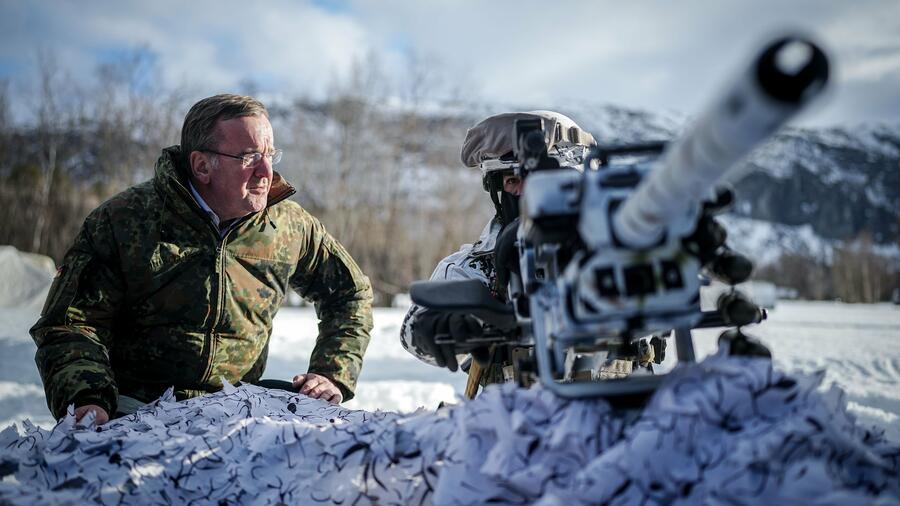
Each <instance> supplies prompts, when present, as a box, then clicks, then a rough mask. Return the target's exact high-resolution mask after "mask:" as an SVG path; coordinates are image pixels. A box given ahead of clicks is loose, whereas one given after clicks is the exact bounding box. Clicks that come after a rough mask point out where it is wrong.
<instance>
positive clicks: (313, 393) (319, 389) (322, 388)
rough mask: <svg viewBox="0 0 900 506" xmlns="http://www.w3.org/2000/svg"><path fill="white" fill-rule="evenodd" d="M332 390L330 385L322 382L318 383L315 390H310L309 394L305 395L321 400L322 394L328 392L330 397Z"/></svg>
mask: <svg viewBox="0 0 900 506" xmlns="http://www.w3.org/2000/svg"><path fill="white" fill-rule="evenodd" d="M333 388H334V387H332V386H331V384H329V383H328V382H325V381H323V382H321V383H319V384H318V385H317V386H316V387H315V388H313V389H312V390H310V391H309V394H307V395H309V396H310V397H315V398H316V399H321V398H322V396H323V394H324V393H326V392H328V395H329V396H331V393H332V389H333Z"/></svg>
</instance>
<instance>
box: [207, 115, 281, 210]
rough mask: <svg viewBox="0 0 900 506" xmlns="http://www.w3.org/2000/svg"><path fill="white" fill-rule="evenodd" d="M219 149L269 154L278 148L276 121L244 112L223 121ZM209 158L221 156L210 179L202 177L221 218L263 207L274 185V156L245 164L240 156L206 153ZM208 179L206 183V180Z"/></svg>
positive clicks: (221, 150)
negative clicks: (246, 165) (275, 140)
mask: <svg viewBox="0 0 900 506" xmlns="http://www.w3.org/2000/svg"><path fill="white" fill-rule="evenodd" d="M216 128H217V132H216V134H217V135H216V138H217V139H218V145H217V146H216V147H215V150H216V151H219V152H220V153H226V154H229V155H236V156H240V155H244V154H248V153H249V154H252V153H263V154H269V153H272V152H273V151H274V150H275V146H274V134H273V132H272V125H271V124H270V123H269V120H268V119H267V118H266V117H265V116H243V117H240V118H232V119H229V120H225V121H219V123H218V125H217V127H216ZM205 155H206V156H208V157H209V158H208V159H209V160H211V158H212V157H215V156H218V166H217V167H211V168H210V169H209V171H208V174H209V176H208V182H205V181H202V180H201V181H200V183H201V186H202V188H198V191H202V190H205V191H202V193H201V195H202V196H203V199H204V200H205V201H206V202H207V204H209V206H210V207H211V208H212V210H213V211H215V212H216V214H217V215H218V216H219V219H221V220H230V219H233V218H239V217H241V216H245V215H247V214H250V213H254V212H258V211H262V210H263V209H264V208H265V207H266V199H267V197H268V195H269V189H270V188H271V186H272V160H271V159H270V158H269V157H266V156H263V157H262V159H261V160H260V161H259V163H256V164H255V165H251V166H248V167H244V166H243V162H242V161H241V160H239V159H235V158H230V157H227V156H219V155H215V154H213V153H205ZM204 183H205V184H204Z"/></svg>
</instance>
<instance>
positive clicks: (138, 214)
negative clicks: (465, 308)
mask: <svg viewBox="0 0 900 506" xmlns="http://www.w3.org/2000/svg"><path fill="white" fill-rule="evenodd" d="M180 159H181V157H180V148H179V147H178V146H174V147H171V148H167V149H165V150H163V154H162V156H161V157H160V159H159V161H158V162H157V165H156V175H155V177H154V178H153V179H152V180H151V181H148V182H145V183H143V184H140V185H137V186H135V187H132V188H130V189H128V190H126V191H124V192H122V193H120V194H118V195H116V196H115V197H113V198H111V199H110V200H108V201H107V202H105V203H103V204H102V205H101V206H100V207H98V208H97V209H95V210H94V211H93V212H92V213H91V214H90V215H89V216H88V217H87V219H86V220H85V222H84V226H83V227H82V229H81V232H80V233H79V235H78V237H77V238H76V239H75V243H74V244H73V246H72V247H71V249H70V250H69V251H68V252H67V253H66V256H65V258H64V259H63V262H62V265H61V267H60V268H59V272H58V273H57V277H56V279H55V280H54V282H53V285H52V287H51V289H50V293H49V295H48V297H47V302H46V303H45V304H44V309H43V310H42V312H41V318H40V320H38V322H37V323H36V324H35V325H34V327H33V328H32V329H31V335H32V337H33V338H34V340H35V342H36V343H37V347H38V348H37V354H36V356H35V361H36V362H37V366H38V369H39V370H40V373H41V378H42V380H43V382H44V389H45V391H46V394H47V404H48V406H49V407H50V410H51V412H52V413H53V414H54V416H56V417H60V416H62V415H63V414H64V413H65V410H66V406H67V405H68V404H70V403H72V402H75V403H76V405H84V404H98V405H100V406H103V407H104V408H106V409H107V411H108V412H109V413H110V415H112V414H113V413H115V412H116V407H117V397H118V394H120V393H121V394H125V395H128V396H130V397H134V398H136V399H139V400H142V401H145V402H149V401H152V400H154V399H155V398H157V397H158V396H159V395H161V394H162V393H163V392H164V391H165V390H166V389H167V388H168V387H169V386H172V385H174V387H175V391H176V396H177V397H178V398H180V399H183V398H188V397H193V396H196V395H200V394H203V393H206V392H210V391H215V390H218V389H220V388H221V386H222V383H221V380H220V377H224V378H225V379H227V380H228V381H229V382H237V381H250V382H252V381H255V380H257V379H259V378H260V376H261V375H262V373H263V370H264V369H265V365H266V358H267V355H268V343H269V337H270V335H271V332H272V319H273V317H274V316H275V312H276V311H277V310H278V308H279V307H280V306H281V304H282V302H283V300H284V297H285V292H286V291H287V290H288V288H293V289H294V290H296V291H297V292H298V293H299V294H300V295H302V296H303V297H304V298H307V299H309V300H311V301H313V302H314V303H315V306H316V312H317V314H318V316H319V320H320V321H319V335H318V338H317V340H316V345H315V348H314V349H313V352H312V357H311V359H310V366H309V372H314V373H317V374H322V375H324V376H327V377H329V378H331V379H332V380H333V381H334V382H335V384H336V385H337V386H338V387H339V388H340V390H341V392H342V393H343V395H344V399H345V400H346V399H350V398H352V397H353V391H354V389H355V387H356V379H357V377H358V376H359V372H360V368H361V366H362V357H363V353H364V352H365V350H366V346H367V345H368V342H369V332H370V330H371V328H372V289H371V285H370V284H369V280H368V278H366V276H364V275H363V274H362V272H361V271H360V269H359V267H358V266H357V265H356V263H355V262H354V261H353V259H352V258H350V255H349V254H348V253H347V252H346V250H344V248H343V247H342V246H341V245H340V244H339V243H338V242H337V241H336V240H335V239H334V238H332V237H331V235H329V234H328V232H326V231H325V228H324V227H323V226H322V224H321V223H320V222H319V221H318V220H317V219H316V218H314V217H313V216H311V215H310V214H309V213H307V212H306V211H305V210H304V209H303V208H302V207H300V205H299V204H297V203H295V202H293V201H290V200H287V198H288V197H289V196H290V195H292V194H293V193H294V189H293V187H291V185H289V184H288V183H287V182H285V181H284V179H282V178H281V176H280V175H278V174H277V173H275V176H274V178H273V179H274V180H273V184H272V188H271V190H270V192H269V196H268V204H267V207H266V209H265V210H264V211H261V212H258V213H253V214H250V215H248V216H246V217H244V218H241V219H240V220H239V222H238V223H237V224H236V225H235V226H234V227H233V228H231V229H230V230H229V231H228V232H227V233H226V234H225V236H224V237H220V235H219V232H218V230H217V229H216V227H215V226H214V225H213V223H212V220H211V219H210V217H209V216H208V215H207V214H206V213H204V212H203V211H202V210H201V207H200V206H199V205H198V204H197V202H196V201H195V200H194V199H193V197H192V196H191V195H190V191H189V190H188V189H187V182H186V181H187V179H186V177H187V176H186V175H184V174H183V172H182V171H181V170H179V169H178V165H179V164H178V162H176V160H180Z"/></svg>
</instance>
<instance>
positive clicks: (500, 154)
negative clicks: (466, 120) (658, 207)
mask: <svg viewBox="0 0 900 506" xmlns="http://www.w3.org/2000/svg"><path fill="white" fill-rule="evenodd" d="M520 119H541V120H543V124H544V139H545V140H546V143H547V150H548V154H549V155H550V157H552V158H555V159H556V160H557V161H558V162H559V165H560V167H561V168H570V169H577V170H581V164H582V160H583V158H584V155H585V153H586V152H587V150H588V148H589V147H590V146H592V145H594V144H596V141H594V136H593V135H591V134H590V133H589V132H587V131H585V130H584V129H582V128H581V127H580V126H578V124H576V123H575V122H574V121H573V120H572V119H571V118H569V117H568V116H566V115H564V114H560V113H558V112H554V111H543V110H539V111H529V112H508V113H502V114H495V115H493V116H489V117H487V118H485V119H483V120H481V121H480V122H478V123H477V124H476V125H475V126H473V127H472V128H470V129H469V130H468V131H467V132H466V139H465V141H463V146H462V150H461V152H460V159H461V160H462V163H463V165H465V166H466V167H472V168H475V167H478V168H479V169H480V170H481V183H482V187H483V188H484V191H486V192H488V194H489V195H490V197H491V201H492V202H493V203H494V208H495V209H496V210H497V216H498V217H501V221H506V220H503V219H502V217H503V215H504V213H503V211H502V208H503V205H502V203H501V199H502V195H501V194H502V191H503V176H504V175H506V174H509V173H511V172H513V171H514V170H515V169H516V168H517V167H518V165H519V162H518V160H517V158H516V155H515V153H514V149H513V148H514V143H515V138H514V136H515V125H516V121H518V120H520Z"/></svg>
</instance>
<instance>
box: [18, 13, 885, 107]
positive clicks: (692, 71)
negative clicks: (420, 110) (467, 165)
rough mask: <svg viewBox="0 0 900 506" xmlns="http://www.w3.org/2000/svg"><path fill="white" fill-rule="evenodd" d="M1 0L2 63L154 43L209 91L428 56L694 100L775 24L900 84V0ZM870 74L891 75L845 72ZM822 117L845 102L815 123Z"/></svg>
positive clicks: (471, 82) (843, 77) (533, 90)
mask: <svg viewBox="0 0 900 506" xmlns="http://www.w3.org/2000/svg"><path fill="white" fill-rule="evenodd" d="M0 9H2V11H0V14H2V16H0V34H2V35H0V37H2V43H3V44H2V45H0V46H2V47H0V72H6V77H12V78H15V79H28V78H29V77H28V76H23V75H21V73H22V71H23V69H29V68H31V69H33V67H34V54H35V48H36V47H37V46H39V45H44V46H47V47H51V48H53V49H55V50H56V51H57V54H58V55H59V57H60V58H59V59H60V60H61V61H63V62H65V63H66V64H67V65H69V66H70V67H71V68H72V69H73V72H74V73H75V74H76V75H75V76H74V78H76V79H80V80H86V79H89V78H91V77H92V72H93V69H94V67H95V66H96V64H97V63H98V62H99V61H101V60H102V59H103V58H104V55H106V54H108V53H109V51H110V50H116V49H117V50H122V49H127V48H130V47H138V46H146V47H149V48H150V49H151V50H152V51H153V52H154V53H155V54H156V55H157V57H158V60H157V61H158V63H159V68H160V71H161V76H160V78H161V80H162V81H163V82H164V83H166V84H168V85H170V86H175V85H182V84H187V85H189V86H190V87H191V89H194V90H196V92H197V93H199V94H202V95H208V94H210V93H212V92H218V91H223V90H234V89H236V87H238V86H239V85H240V83H242V82H245V81H248V80H250V81H252V82H254V83H256V84H257V85H258V86H259V88H260V89H261V90H263V91H265V92H268V93H279V94H282V95H286V96H293V95H312V96H321V95H322V94H324V93H326V92H327V91H328V88H329V86H330V85H331V84H332V83H334V82H335V81H336V80H339V79H340V78H341V77H345V76H347V75H348V73H349V72H350V71H351V70H350V69H351V68H352V66H353V64H354V62H370V61H372V60H377V61H379V62H380V64H381V65H382V66H383V69H384V71H385V72H386V73H387V75H388V76H389V78H390V80H391V81H392V82H394V83H395V84H398V83H399V84H401V85H404V84H405V85H410V84H409V83H411V82H412V81H413V80H414V79H416V78H417V77H416V76H414V75H413V73H414V72H413V70H415V69H413V68H411V67H410V65H409V61H410V55H414V56H415V57H416V58H417V59H418V61H419V64H418V65H419V67H418V71H419V72H425V73H428V74H429V75H431V76H432V78H431V80H430V81H429V82H428V88H429V90H431V91H434V90H436V89H438V88H442V89H456V90H458V92H459V94H460V95H461V96H463V97H466V98H470V99H479V100H484V101H491V102H502V103H508V104H522V105H523V106H526V105H527V106H541V107H553V105H554V103H557V102H560V101H565V100H570V99H582V100H595V101H600V102H610V103H615V104H619V105H625V106H631V107H636V108H645V109H651V110H653V109H660V108H667V109H676V110H680V111H683V112H686V113H695V112H697V111H698V109H699V108H701V107H702V106H703V105H704V103H705V102H707V101H709V99H711V98H712V95H715V94H716V93H717V91H718V89H719V88H720V87H721V86H722V85H723V84H724V83H725V82H726V81H727V80H728V78H729V77H730V76H731V75H732V74H734V73H735V72H737V71H738V70H739V69H740V68H741V67H742V66H743V65H745V64H746V62H747V61H748V59H749V58H750V56H751V55H752V54H753V52H754V51H755V50H756V49H757V48H758V47H759V44H760V43H761V42H762V41H763V40H764V39H765V37H766V36H767V35H769V34H772V33H775V32H777V31H778V30H780V29H784V28H785V27H789V28H796V29H800V30H802V31H805V32H809V33H812V34H814V35H815V36H817V37H818V38H820V39H821V40H822V41H824V43H825V45H826V47H827V48H828V49H829V52H830V54H832V56H833V57H834V58H835V60H836V72H835V76H836V80H835V81H836V85H837V86H848V87H847V88H846V90H845V91H842V92H841V94H837V93H836V94H835V95H836V96H838V97H841V99H844V100H849V101H850V102H853V101H855V102H857V103H858V102H861V101H865V100H864V99H863V98H860V97H855V95H853V93H857V92H859V90H863V89H865V90H867V91H868V92H871V91H872V90H873V89H878V90H879V92H881V93H886V94H888V96H891V97H896V96H897V95H896V93H897V92H896V91H891V90H892V89H893V90H900V56H898V54H900V48H898V42H897V41H898V40H900V3H898V2H895V1H892V0H858V1H855V2H853V3H850V2H843V1H840V0H799V1H795V2H782V1H780V0H759V1H738V0H732V1H721V2H713V1H703V0H686V1H683V2H666V1H661V0H660V1H656V2H614V1H595V2H583V1H577V0H560V1H557V2H552V3H547V2H536V1H528V0H518V1H514V0H497V1H492V2H482V1H476V0H453V1H451V0H432V1H428V2H415V1H401V0H382V1H379V2H369V1H362V0H348V1H346V2H339V3H322V2H295V1H290V0H272V1H268V2H258V3H248V2H239V1H237V0H223V1H218V2H213V1H195V2H181V3H177V2H142V3H130V2H117V1H110V0H104V1H95V2H77V3H76V2H63V1H51V2H40V3H38V2H32V3H25V2H21V3H13V2H5V3H4V4H3V5H2V6H0ZM2 77H4V76H3V75H2V74H0V78H2ZM438 77H441V78H442V79H438ZM859 82H869V83H880V85H879V86H875V85H874V84H872V85H868V86H865V87H864V86H858V85H855V86H849V85H848V84H847V83H859ZM891 86H893V88H891ZM848 93H849V94H850V95H849V96H848V95H847V94H848ZM834 110H835V111H842V114H843V113H846V114H849V116H848V118H850V117H852V118H858V117H859V115H858V114H853V113H852V111H851V110H849V109H847V108H846V107H836V108H835V109H834ZM866 110H868V109H866ZM826 113H827V114H826ZM897 114H898V115H900V113H897ZM820 117H821V118H825V117H828V118H835V117H836V116H835V115H834V114H833V113H831V112H828V111H825V113H822V114H819V115H816V114H813V115H810V116H808V117H807V121H811V122H816V121H820V120H819V119H817V118H820Z"/></svg>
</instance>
